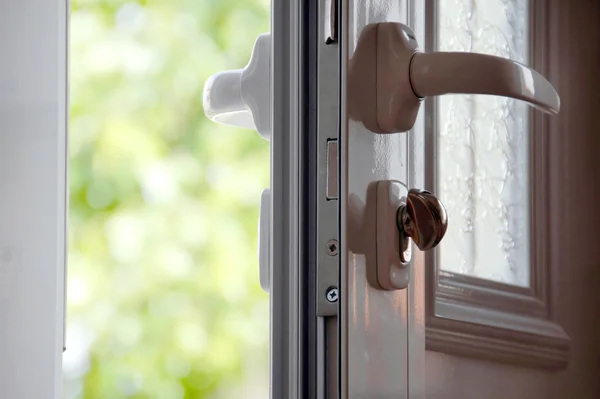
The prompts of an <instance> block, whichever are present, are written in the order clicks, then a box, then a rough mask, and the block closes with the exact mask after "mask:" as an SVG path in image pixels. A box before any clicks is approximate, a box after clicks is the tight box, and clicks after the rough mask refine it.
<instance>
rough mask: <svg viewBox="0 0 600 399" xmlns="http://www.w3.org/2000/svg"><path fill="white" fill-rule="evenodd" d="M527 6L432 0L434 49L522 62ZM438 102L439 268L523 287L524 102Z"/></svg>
mask: <svg viewBox="0 0 600 399" xmlns="http://www.w3.org/2000/svg"><path fill="white" fill-rule="evenodd" d="M527 3H528V2H527V0H485V1H483V0H480V1H477V0H454V1H441V2H439V8H438V9H439V15H438V21H439V22H438V24H439V25H438V37H437V40H438V49H437V50H438V51H467V52H476V53H486V54H493V55H497V56H501V57H506V58H510V59H513V60H516V61H519V62H523V63H526V62H527V53H528V48H527V46H528V43H527V42H528V40H527V37H528V12H527V10H528V4H527ZM493 78H494V77H493V76H490V79H493ZM438 101H439V102H438V112H437V118H438V136H437V138H438V141H437V154H438V170H437V173H438V175H437V177H438V183H437V184H438V187H437V192H438V193H439V195H440V199H441V200H442V201H443V202H444V204H445V205H446V206H447V210H448V216H449V226H448V233H447V235H446V238H445V239H444V241H443V243H442V245H441V249H440V261H441V267H442V269H443V270H447V271H452V272H455V273H462V274H466V275H469V276H474V277H480V278H485V279H490V280H494V281H500V282H504V283H509V284H514V285H520V286H528V285H529V248H528V241H529V240H528V159H527V158H528V134H527V129H528V124H527V107H526V105H525V104H523V103H520V102H517V101H514V100H509V99H506V98H503V97H492V96H470V95H457V96H442V97H440V98H439V100H438Z"/></svg>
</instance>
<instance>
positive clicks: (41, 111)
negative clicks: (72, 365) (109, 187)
mask: <svg viewBox="0 0 600 399" xmlns="http://www.w3.org/2000/svg"><path fill="white" fill-rule="evenodd" d="M66 3H67V2H66V1H64V0H63V1H44V0H33V1H20V0H7V1H3V2H2V4H1V5H0V32H1V33H0V49H1V51H2V57H1V59H2V61H0V124H1V125H0V126H1V127H0V397H2V398H7V399H17V398H18V399H34V398H36V399H37V398H58V397H59V396H60V385H61V357H62V353H63V346H64V331H63V330H64V328H63V326H64V294H65V293H64V278H65V260H66V251H65V248H66V239H65V233H66V215H67V197H66V192H67V134H66V130H67V112H68V108H67V4H66Z"/></svg>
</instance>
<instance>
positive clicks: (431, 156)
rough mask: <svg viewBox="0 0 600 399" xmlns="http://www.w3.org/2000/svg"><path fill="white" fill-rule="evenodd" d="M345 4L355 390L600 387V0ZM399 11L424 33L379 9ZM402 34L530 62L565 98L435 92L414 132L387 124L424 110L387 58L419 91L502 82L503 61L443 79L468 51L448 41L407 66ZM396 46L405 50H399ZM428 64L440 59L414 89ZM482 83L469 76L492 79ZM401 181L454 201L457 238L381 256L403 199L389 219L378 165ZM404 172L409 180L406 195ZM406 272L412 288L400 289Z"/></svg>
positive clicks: (344, 371)
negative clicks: (599, 1)
mask: <svg viewBox="0 0 600 399" xmlns="http://www.w3.org/2000/svg"><path fill="white" fill-rule="evenodd" d="M340 3H341V7H342V10H341V12H340V14H339V15H341V16H342V17H341V20H340V38H341V39H340V45H341V47H342V56H341V60H342V69H341V74H342V80H341V81H342V93H341V98H342V105H341V109H342V119H341V120H342V125H341V130H340V154H341V159H342V161H341V181H342V186H341V193H340V194H341V195H340V199H341V201H340V206H341V213H340V218H341V224H342V229H341V232H342V233H341V234H342V236H341V268H340V287H341V291H340V294H341V305H340V311H341V318H340V332H341V336H340V341H339V344H340V347H339V348H340V359H341V360H340V378H341V385H340V387H341V395H342V396H341V397H344V398H367V397H368V398H398V397H411V398H423V397H428V398H566V397H573V398H596V397H599V396H600V385H599V384H598V382H597V381H598V375H599V374H600V369H599V363H598V358H599V355H600V347H599V345H598V339H597V337H598V335H599V333H600V331H599V330H600V324H599V323H597V321H596V320H595V317H596V315H597V314H598V311H599V309H598V303H599V302H600V301H599V300H598V299H597V298H596V295H595V292H596V291H597V289H598V288H599V287H600V279H598V273H599V272H598V262H599V261H600V253H599V251H600V250H599V249H598V245H596V244H595V239H596V238H597V237H598V233H597V232H596V226H597V225H598V222H599V221H600V220H599V216H600V212H598V211H597V210H596V209H594V205H595V203H594V202H595V201H594V199H595V198H597V196H598V193H599V191H600V183H599V182H598V179H597V178H596V177H595V176H596V174H597V171H598V167H599V166H600V163H599V162H600V161H598V159H599V158H598V157H597V156H596V155H595V153H596V152H597V150H595V149H596V148H597V144H598V140H597V139H596V138H595V137H594V136H595V133H596V130H597V127H598V117H597V116H596V115H595V114H594V112H595V108H596V107H597V105H598V100H597V96H596V92H597V91H598V81H597V74H596V72H595V71H596V70H597V64H596V62H597V60H598V55H599V54H598V51H599V50H598V49H599V48H600V46H599V42H598V41H599V34H598V33H599V32H598V27H597V25H596V23H595V21H597V20H598V16H599V9H600V8H599V7H598V5H596V4H595V3H593V2H559V1H552V0H546V1H539V0H508V1H506V0H497V1H496V0H490V1H485V2H484V1H472V0H455V1H443V2H437V1H433V0H432V1H418V0H409V1H399V0H385V1H358V0H349V1H347V2H340ZM383 22H399V23H403V24H405V25H407V26H408V27H410V29H411V30H412V32H413V33H411V32H410V31H407V32H409V33H406V34H402V33H401V34H397V35H396V36H393V35H392V36H390V35H387V34H386V35H385V36H382V32H384V33H385V31H382V30H377V29H378V28H377V25H375V24H378V23H383ZM373 32H375V33H373ZM390 37H391V38H390ZM402 37H403V38H404V40H406V41H411V40H416V42H418V45H419V48H420V50H421V51H427V52H433V51H460V52H475V53H487V54H492V55H496V56H500V57H504V58H510V59H513V60H515V61H519V62H522V63H524V64H525V65H528V66H530V67H531V68H533V69H535V70H537V71H539V72H540V73H541V74H542V75H544V76H546V77H547V78H548V80H549V81H550V82H551V83H552V84H553V85H554V86H555V87H556V89H557V91H558V93H559V94H560V97H561V104H562V106H561V111H560V114H559V115H558V116H548V115H545V114H542V113H541V112H539V111H537V110H532V109H531V108H528V107H527V106H526V105H524V103H523V102H518V101H514V100H508V99H505V98H502V97H490V96H473V95H466V94H461V95H456V96H439V97H428V98H427V99H425V100H424V104H422V105H421V107H420V110H419V113H418V116H417V117H416V121H415V122H414V125H413V124H412V123H411V125H412V126H413V127H412V129H410V131H409V132H406V133H392V134H387V133H386V134H382V133H376V132H375V131H386V130H387V132H390V129H389V126H402V123H401V122H403V120H404V119H406V118H408V119H411V118H409V117H407V116H406V115H403V114H402V113H403V112H408V111H410V110H411V109H412V108H411V107H412V105H411V104H412V103H407V102H403V103H400V105H398V102H397V101H396V102H394V101H395V100H398V98H400V99H403V97H402V96H400V95H399V94H398V93H396V92H394V89H389V87H386V86H385V85H383V86H382V85H379V82H378V81H377V79H383V78H382V76H380V75H381V74H382V71H384V72H385V71H386V68H388V67H389V65H388V62H396V64H395V66H396V67H397V68H398V76H400V78H399V77H398V76H394V75H393V74H388V75H385V77H384V78H385V79H388V81H389V82H390V83H389V85H390V86H393V85H396V86H394V87H395V88H396V89H395V90H396V91H399V90H400V89H401V86H400V85H399V84H400V83H402V82H401V80H402V79H404V82H405V83H406V82H411V79H413V80H412V82H413V85H412V89H414V90H415V92H416V93H417V94H419V93H418V92H419V91H421V90H423V89H422V88H423V87H424V86H427V88H428V89H429V90H430V92H434V93H435V92H440V93H442V92H444V90H445V88H439V87H438V88H437V89H436V88H435V87H432V86H435V85H436V84H442V85H449V86H453V87H454V88H456V87H457V86H460V84H464V80H469V78H470V77H472V78H473V79H479V77H480V75H481V74H482V73H483V74H487V75H488V76H487V79H483V80H480V81H479V84H483V85H490V86H489V87H492V86H495V85H496V84H498V82H500V81H502V76H500V74H499V73H498V70H494V69H491V67H490V66H489V65H480V66H479V67H477V68H474V69H473V70H471V71H470V73H471V74H472V76H466V77H465V74H464V73H462V72H464V71H463V70H460V69H457V70H454V72H453V74H454V75H453V76H452V78H453V79H452V80H451V81H443V80H438V81H436V80H435V79H433V77H434V75H435V73H441V72H440V71H443V70H444V69H446V68H452V67H453V66H454V64H453V61H452V60H450V59H449V58H448V59H443V58H439V59H438V60H439V62H438V63H431V64H429V65H428V67H427V68H428V69H427V70H426V71H425V72H424V71H423V69H421V67H420V66H419V65H417V66H416V67H415V64H414V63H415V62H421V61H418V58H415V59H413V60H412V62H413V64H412V66H411V64H410V63H409V64H408V67H406V65H405V64H403V61H402V57H404V55H403V53H402V51H400V50H398V47H397V46H395V45H392V44H390V43H391V41H393V40H400V39H402ZM382 38H384V40H385V42H383V41H382ZM382 49H386V50H388V51H391V50H398V51H395V52H394V53H393V56H389V58H386V59H385V60H386V61H385V62H382V61H381V58H377V54H378V53H377V52H378V51H382ZM374 59H377V63H375V62H373V60H374ZM390 59H392V61H390ZM401 61H402V62H401ZM370 62H371V64H370ZM402 68H404V69H402ZM411 68H413V69H411ZM414 68H417V69H416V70H415V69H414ZM373 71H375V72H373ZM415 71H416V72H415ZM435 71H437V72H435ZM411 73H412V74H413V75H410V74H411ZM421 73H423V74H425V75H426V74H429V75H427V79H424V80H423V81H422V82H421V83H420V85H421V86H420V87H417V88H416V89H415V85H414V79H420V78H423V76H422V75H419V76H417V74H421ZM377 74H379V75H377ZM401 76H406V77H405V78H402V77H401ZM523 76H524V78H523V79H522V80H521V81H520V82H521V84H522V85H523V87H524V88H525V89H524V90H526V91H527V90H529V92H530V93H533V94H535V95H536V96H543V95H544V94H545V93H547V91H545V89H544V88H542V90H541V91H540V90H537V92H536V90H531V87H529V88H527V87H528V86H531V85H536V83H534V82H533V81H534V80H536V79H537V78H536V77H535V74H534V73H529V72H526V73H525V74H524V75H523ZM447 78H448V77H445V78H444V79H447ZM536 82H537V81H536ZM374 87H376V88H377V90H378V91H377V92H372V90H374V89H373V88H374ZM489 87H488V89H489ZM536 87H537V88H539V86H536ZM470 89H471V91H469V90H466V91H463V92H465V93H473V92H479V93H485V92H486V90H485V89H484V90H482V91H477V89H476V88H474V87H471V88H470ZM436 90H437V91H436ZM384 92H385V93H384ZM446 92H452V90H449V91H446ZM381 93H383V94H381ZM382 95H385V96H387V97H385V98H386V99H388V100H389V99H390V98H391V99H392V100H389V101H387V102H385V101H384V102H383V104H385V105H386V107H388V108H385V107H383V106H382V103H381V102H378V101H381V96H382ZM394 96H396V97H394ZM521 98H523V97H521ZM398 101H400V100H398ZM373 104H375V105H373ZM548 104H549V103H547V104H546V105H548ZM538 105H539V104H538ZM394 106H397V108H395V109H394ZM542 108H544V107H543V106H542ZM390 110H394V111H395V112H396V113H395V114H394V113H393V112H390ZM394 115H396V116H397V118H395V119H394V118H393V116H394ZM394 123H396V124H394ZM398 130H400V129H398ZM402 130H406V129H402ZM389 180H396V181H399V182H401V183H403V184H404V185H405V186H406V187H408V188H418V189H427V190H430V191H431V192H432V193H433V194H434V195H436V196H437V197H438V198H439V199H440V200H441V201H442V203H444V204H445V206H446V210H447V217H448V230H447V232H446V235H445V237H444V239H443V241H442V242H441V244H440V245H439V246H438V247H437V248H436V249H435V250H431V251H428V252H426V253H425V252H420V251H419V250H418V249H416V248H415V249H413V253H412V260H411V262H410V264H409V266H408V267H406V266H403V265H402V264H400V263H399V262H398V260H397V259H394V258H386V259H385V262H383V263H382V262H381V256H382V255H384V256H387V255H389V248H388V252H385V251H383V250H382V248H381V247H382V246H383V247H386V248H387V247H389V246H393V245H392V244H390V243H389V242H388V241H386V240H387V239H388V236H387V235H386V233H385V232H386V231H387V232H388V233H390V232H391V233H393V234H395V233H394V232H393V231H391V230H385V228H386V226H387V225H386V226H383V224H385V223H384V222H385V220H387V219H385V217H389V216H390V215H384V216H385V217H384V218H383V219H380V217H381V210H382V209H385V211H386V212H389V209H387V208H386V207H389V202H390V201H389V198H383V195H382V194H388V192H387V191H385V189H381V190H380V189H379V187H380V186H379V185H378V184H381V183H378V182H385V181H389ZM398 187H400V188H397V190H399V192H397V193H396V195H398V196H402V195H405V192H404V191H403V190H404V189H403V188H402V186H398ZM378 190H379V191H378ZM382 207H383V208H382ZM391 216H392V217H395V215H391ZM382 220H383V221H382ZM387 227H389V226H387ZM373 240H375V241H373ZM384 249H385V248H384ZM382 251H383V252H382ZM397 252H398V250H397ZM400 252H401V251H400ZM392 255H393V254H392ZM396 255H398V256H402V254H401V253H397V254H396ZM386 262H387V263H386ZM394 268H396V269H394ZM374 270H375V271H374ZM381 270H385V271H386V272H388V274H387V275H385V273H384V274H383V275H381V274H378V273H381ZM406 270H409V274H408V276H409V277H406V276H407V274H406ZM390 271H392V272H393V275H392V274H389V272H390ZM373 273H375V281H376V283H381V282H382V280H381V276H383V278H384V279H388V280H386V281H385V282H384V283H385V284H388V285H386V287H387V288H388V290H382V289H381V288H382V287H381V285H382V284H379V285H380V287H378V288H376V287H375V286H374V285H377V284H373V283H372V280H373V277H372V275H373ZM402 276H404V277H403V278H409V280H408V284H407V288H404V289H393V288H401V287H400V286H401V285H402V284H401V283H400V282H401V280H402ZM378 278H379V279H378ZM394 279H396V280H394ZM390 282H391V283H390ZM385 284H383V285H385ZM389 284H391V286H390V285H389ZM394 285H396V287H395V286H394ZM386 287H383V288H386ZM390 287H391V288H390ZM426 349H427V350H426Z"/></svg>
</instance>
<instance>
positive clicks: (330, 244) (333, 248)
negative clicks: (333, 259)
mask: <svg viewBox="0 0 600 399" xmlns="http://www.w3.org/2000/svg"><path fill="white" fill-rule="evenodd" d="M337 254H338V242H337V240H329V241H327V255H329V256H335V255H337Z"/></svg>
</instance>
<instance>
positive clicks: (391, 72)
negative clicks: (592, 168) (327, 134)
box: [348, 22, 560, 133]
mask: <svg viewBox="0 0 600 399" xmlns="http://www.w3.org/2000/svg"><path fill="white" fill-rule="evenodd" d="M348 85H349V87H348V93H349V94H348V103H349V113H350V117H351V118H353V119H357V120H360V121H362V122H363V123H364V124H365V126H366V127H367V128H368V129H369V130H371V131H373V132H375V133H396V132H405V131H408V130H410V129H411V128H412V127H413V125H414V123H415V120H416V118H417V114H418V112H419V107H420V105H421V102H422V100H423V98H424V97H427V96H437V95H443V94H488V95H496V96H504V97H511V98H515V99H518V100H522V101H525V102H527V103H529V104H530V105H532V106H534V107H536V108H538V109H539V110H541V111H542V112H546V113H550V114H557V113H558V112H559V110H560V98H559V96H558V94H557V92H556V90H555V89H554V87H553V86H552V84H550V82H548V80H546V78H544V77H543V76H542V75H540V74H539V73H538V72H536V71H535V70H533V69H531V68H529V67H527V66H525V65H523V64H520V63H518V62H515V61H512V60H509V59H506V58H502V57H496V56H492V55H486V54H476V53H458V52H432V53H424V52H421V51H420V50H419V46H418V43H417V39H416V37H415V35H414V33H413V32H412V31H411V30H410V28H408V27H407V26H406V25H403V24H401V23H397V22H385V23H379V24H374V25H371V26H369V27H366V28H365V29H363V32H362V33H361V37H360V38H359V40H358V43H357V47H356V50H355V52H354V55H353V58H352V60H351V61H350V68H349V80H348Z"/></svg>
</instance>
